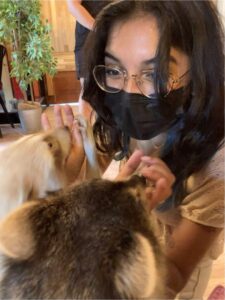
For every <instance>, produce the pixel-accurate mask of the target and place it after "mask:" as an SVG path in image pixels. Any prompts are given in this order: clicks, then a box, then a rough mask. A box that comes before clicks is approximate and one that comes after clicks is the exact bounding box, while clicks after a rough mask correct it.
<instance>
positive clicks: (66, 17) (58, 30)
mask: <svg viewBox="0 0 225 300" xmlns="http://www.w3.org/2000/svg"><path fill="white" fill-rule="evenodd" d="M41 7H42V8H41V11H42V17H43V19H44V20H46V19H47V20H48V22H49V23H50V24H51V26H52V33H51V36H52V46H53V48H54V49H55V52H73V50H74V44H75V38H74V28H75V18H74V17H73V16H72V15H71V14H70V13H69V11H68V8H67V3H66V1H65V0H49V1H47V0H41Z"/></svg>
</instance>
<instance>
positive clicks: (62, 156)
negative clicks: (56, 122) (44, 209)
mask: <svg viewBox="0 0 225 300" xmlns="http://www.w3.org/2000/svg"><path fill="white" fill-rule="evenodd" d="M70 149H71V137H70V132H69V129H68V128H67V127H65V128H57V129H54V130H49V131H47V132H39V133H36V134H30V135H26V136H24V137H22V138H20V139H19V140H17V141H15V142H13V143H11V144H10V145H9V146H7V147H6V148H4V149H3V150H1V151H0V178H1V180H0V195H1V199H0V219H2V218H3V217H4V216H5V215H6V214H7V213H9V212H10V211H11V210H13V209H15V208H16V207H17V206H19V205H21V204H22V203H23V202H25V201H27V200H30V199H31V198H34V197H35V198H43V197H46V195H47V193H48V192H52V191H57V190H59V189H62V188H64V187H65V186H66V175H65V172H64V169H65V163H66V160H67V157H68V155H69V152H70Z"/></svg>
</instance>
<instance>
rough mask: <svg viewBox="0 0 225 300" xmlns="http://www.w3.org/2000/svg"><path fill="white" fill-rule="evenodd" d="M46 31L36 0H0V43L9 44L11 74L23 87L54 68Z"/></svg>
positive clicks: (54, 69)
mask: <svg viewBox="0 0 225 300" xmlns="http://www.w3.org/2000/svg"><path fill="white" fill-rule="evenodd" d="M49 32H50V26H49V24H48V23H47V21H46V23H45V24H44V23H43V21H42V19H41V14H40V2H39V0H0V43H2V44H6V43H7V44H8V43H9V44H11V45H12V61H11V67H12V70H11V73H10V76H12V77H16V78H17V80H18V83H19V86H20V88H21V89H22V90H23V91H26V89H27V87H28V85H30V84H31V83H32V81H34V80H39V79H41V78H42V76H43V75H44V74H46V73H48V74H50V75H54V74H55V72H56V60H55V58H54V57H53V55H52V51H53V48H52V46H51V40H50V35H49ZM32 98H33V97H32ZM32 100H33V99H32Z"/></svg>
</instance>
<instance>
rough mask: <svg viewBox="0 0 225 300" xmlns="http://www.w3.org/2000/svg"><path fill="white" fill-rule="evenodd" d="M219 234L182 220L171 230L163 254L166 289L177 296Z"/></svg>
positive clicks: (216, 231)
mask: <svg viewBox="0 0 225 300" xmlns="http://www.w3.org/2000/svg"><path fill="white" fill-rule="evenodd" d="M220 232H221V229H220V228H215V227H209V226H204V225H201V224H197V223H194V222H192V221H190V220H188V219H186V218H183V219H182V220H181V222H180V224H179V225H178V226H177V227H176V228H175V229H174V230H173V232H172V234H171V236H170V239H169V241H168V244H167V245H166V249H165V254H166V257H167V260H168V277H167V287H168V288H169V290H170V291H171V290H172V291H174V295H176V294H178V293H179V292H180V291H181V290H182V289H183V287H184V286H185V284H186V283H187V281H188V279H189V277H190V275H191V273H192V272H193V270H194V269H195V267H196V266H197V264H198V263H199V262H200V260H201V259H202V258H203V256H204V255H205V254H206V252H207V251H208V250H209V249H210V247H211V245H212V244H213V242H214V241H215V239H216V238H217V237H218V235H219V233H220Z"/></svg>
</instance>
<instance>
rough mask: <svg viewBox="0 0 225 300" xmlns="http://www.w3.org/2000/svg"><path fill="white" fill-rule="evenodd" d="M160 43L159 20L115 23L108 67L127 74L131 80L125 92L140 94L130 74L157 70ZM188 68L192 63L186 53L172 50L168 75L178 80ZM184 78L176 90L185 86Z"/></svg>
mask: <svg viewBox="0 0 225 300" xmlns="http://www.w3.org/2000/svg"><path fill="white" fill-rule="evenodd" d="M158 43H159V30H158V26H157V21H156V18H155V17H153V16H150V15H147V16H140V17H134V18H133V19H130V20H128V21H126V22H118V23H116V24H115V25H114V26H113V27H112V29H111V32H110V34H109V38H108V42H107V45H106V49H105V65H110V66H118V67H120V68H122V69H124V70H125V71H126V72H127V75H128V77H129V79H128V80H127V81H126V84H125V86H124V90H125V91H126V92H129V93H140V90H139V88H138V87H137V85H136V83H135V80H133V79H132V78H131V75H134V74H135V75H139V74H141V73H142V71H145V70H151V69H152V70H154V67H155V57H156V52H157V47H158ZM188 69H189V60H188V57H187V55H185V54H184V53H183V52H181V51H178V50H176V49H175V48H172V49H171V51H170V62H169V73H170V74H172V76H173V78H179V77H180V76H182V75H183V74H184V73H185V72H187V70H188ZM187 81H188V75H187V76H184V77H183V78H182V79H181V80H180V81H179V82H178V83H176V84H175V85H174V86H173V88H175V89H177V88H179V87H181V86H183V85H185V84H186V83H187Z"/></svg>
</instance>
